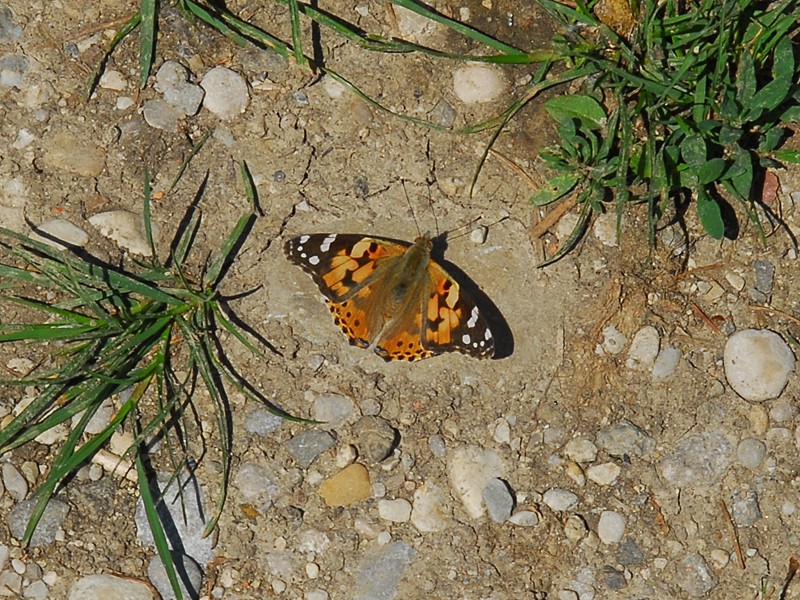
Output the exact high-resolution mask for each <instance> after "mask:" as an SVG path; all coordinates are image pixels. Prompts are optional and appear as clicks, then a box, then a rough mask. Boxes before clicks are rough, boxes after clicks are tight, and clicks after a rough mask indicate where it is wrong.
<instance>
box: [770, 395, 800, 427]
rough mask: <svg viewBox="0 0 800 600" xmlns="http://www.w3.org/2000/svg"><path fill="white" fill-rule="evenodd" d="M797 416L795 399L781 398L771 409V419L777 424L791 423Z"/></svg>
mask: <svg viewBox="0 0 800 600" xmlns="http://www.w3.org/2000/svg"><path fill="white" fill-rule="evenodd" d="M796 414H797V409H796V408H795V405H794V399H789V398H779V399H778V400H776V401H775V402H773V404H772V406H771V407H770V409H769V418H770V419H771V420H772V421H774V422H775V423H785V422H787V421H791V420H792V419H793V418H794V416H795V415H796Z"/></svg>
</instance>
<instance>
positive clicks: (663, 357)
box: [651, 346, 682, 381]
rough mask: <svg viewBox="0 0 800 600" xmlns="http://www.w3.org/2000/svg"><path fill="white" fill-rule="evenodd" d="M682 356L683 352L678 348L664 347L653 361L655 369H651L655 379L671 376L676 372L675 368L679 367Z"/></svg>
mask: <svg viewBox="0 0 800 600" xmlns="http://www.w3.org/2000/svg"><path fill="white" fill-rule="evenodd" d="M681 356H682V353H681V351H680V350H678V349H677V348H673V347H672V346H669V347H667V348H663V349H662V350H661V351H660V352H659V353H658V356H656V360H655V362H654V363H653V370H652V371H651V373H652V375H653V379H655V380H657V381H658V380H662V379H667V378H668V377H670V376H671V375H672V374H673V373H674V372H675V369H677V368H678V364H680V362H681Z"/></svg>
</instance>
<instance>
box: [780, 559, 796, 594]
mask: <svg viewBox="0 0 800 600" xmlns="http://www.w3.org/2000/svg"><path fill="white" fill-rule="evenodd" d="M798 569H800V563H798V562H797V559H796V558H795V557H794V556H792V557H790V558H789V572H788V573H787V574H786V579H784V580H783V588H782V589H781V595H780V596H779V597H778V600H786V591H787V590H788V589H789V584H790V583H792V580H793V579H794V576H795V575H796V574H797V570H798Z"/></svg>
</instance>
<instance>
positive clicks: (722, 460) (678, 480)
mask: <svg viewBox="0 0 800 600" xmlns="http://www.w3.org/2000/svg"><path fill="white" fill-rule="evenodd" d="M732 450H733V449H732V448H731V445H730V443H729V442H728V440H727V439H726V438H725V436H724V435H723V434H722V433H721V432H718V431H707V432H704V433H695V434H690V435H687V436H685V437H683V438H681V439H680V440H679V441H678V442H677V443H676V444H675V446H674V447H673V448H672V450H671V451H668V452H667V453H666V454H665V456H664V458H663V459H662V460H661V465H660V467H661V474H662V475H663V477H664V479H666V480H667V481H668V482H669V483H671V484H673V485H675V486H676V487H684V486H687V485H691V484H703V485H708V484H711V483H713V482H715V481H716V480H717V479H719V478H720V477H722V475H723V474H724V473H725V471H726V470H727V468H728V467H729V466H730V464H731V461H732V458H733V457H732V454H733V452H732Z"/></svg>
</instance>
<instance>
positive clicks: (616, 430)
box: [595, 420, 656, 457]
mask: <svg viewBox="0 0 800 600" xmlns="http://www.w3.org/2000/svg"><path fill="white" fill-rule="evenodd" d="M595 439H596V440H597V445H598V446H599V447H600V448H602V449H603V450H605V451H606V452H608V453H609V454H610V455H611V456H617V457H624V456H647V455H648V454H650V453H651V452H652V451H653V450H655V447H656V442H655V440H653V438H651V437H650V436H649V435H647V433H645V432H644V431H643V430H642V429H640V428H639V427H637V426H636V425H634V424H633V423H631V422H630V421H628V420H624V421H620V422H619V423H617V424H616V425H610V426H608V427H604V428H603V429H601V430H600V431H598V432H597V436H596V438H595Z"/></svg>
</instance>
